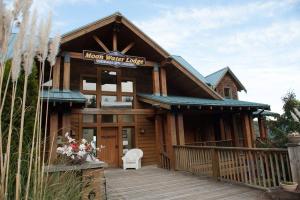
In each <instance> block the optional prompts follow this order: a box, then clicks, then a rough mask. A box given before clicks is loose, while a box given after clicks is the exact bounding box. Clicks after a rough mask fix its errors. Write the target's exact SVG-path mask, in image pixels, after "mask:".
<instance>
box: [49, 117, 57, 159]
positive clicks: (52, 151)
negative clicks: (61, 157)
mask: <svg viewBox="0 0 300 200" xmlns="http://www.w3.org/2000/svg"><path fill="white" fill-rule="evenodd" d="M57 132H58V114H57V112H53V113H51V114H50V143H49V149H48V151H49V159H50V163H51V164H53V162H54V161H55V159H56V157H57V154H56V149H57Z"/></svg>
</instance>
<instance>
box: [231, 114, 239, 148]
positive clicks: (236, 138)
mask: <svg viewBox="0 0 300 200" xmlns="http://www.w3.org/2000/svg"><path fill="white" fill-rule="evenodd" d="M232 127H233V135H232V140H233V144H234V146H235V147H238V146H240V138H239V133H238V127H237V120H236V116H235V115H234V114H233V115H232Z"/></svg>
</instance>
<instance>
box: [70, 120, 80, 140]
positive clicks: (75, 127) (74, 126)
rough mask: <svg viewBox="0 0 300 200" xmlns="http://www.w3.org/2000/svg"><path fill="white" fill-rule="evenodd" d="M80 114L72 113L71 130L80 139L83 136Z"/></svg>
mask: <svg viewBox="0 0 300 200" xmlns="http://www.w3.org/2000/svg"><path fill="white" fill-rule="evenodd" d="M80 118H81V117H80V114H72V115H71V130H72V132H73V134H75V139H76V140H79V139H80V138H81V130H80V129H81V128H80V124H81V122H80Z"/></svg>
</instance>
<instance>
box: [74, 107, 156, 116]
mask: <svg viewBox="0 0 300 200" xmlns="http://www.w3.org/2000/svg"><path fill="white" fill-rule="evenodd" d="M155 113H156V111H155V110H154V109H106V108H105V109H99V108H84V109H79V108H78V109H76V108H73V109H72V114H95V115H105V114H116V115H117V114H119V115H154V114H155Z"/></svg>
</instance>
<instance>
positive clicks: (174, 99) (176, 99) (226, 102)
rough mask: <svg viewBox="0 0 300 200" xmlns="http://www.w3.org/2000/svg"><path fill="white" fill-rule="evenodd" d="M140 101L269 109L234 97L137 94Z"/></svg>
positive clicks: (176, 104) (167, 106)
mask: <svg viewBox="0 0 300 200" xmlns="http://www.w3.org/2000/svg"><path fill="white" fill-rule="evenodd" d="M138 96H139V97H140V100H141V101H144V102H146V103H149V104H152V105H156V104H158V105H160V106H161V105H162V106H161V107H164V108H171V106H212V107H246V108H255V109H265V110H270V106H269V105H267V104H262V103H255V102H247V101H239V100H234V99H221V100H214V99H204V98H195V97H184V96H156V95H152V94H138Z"/></svg>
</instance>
